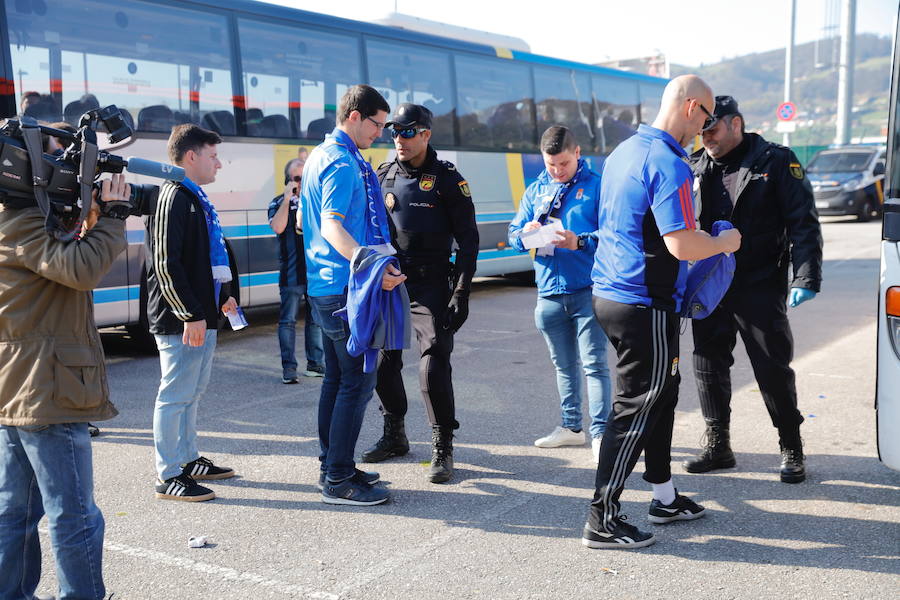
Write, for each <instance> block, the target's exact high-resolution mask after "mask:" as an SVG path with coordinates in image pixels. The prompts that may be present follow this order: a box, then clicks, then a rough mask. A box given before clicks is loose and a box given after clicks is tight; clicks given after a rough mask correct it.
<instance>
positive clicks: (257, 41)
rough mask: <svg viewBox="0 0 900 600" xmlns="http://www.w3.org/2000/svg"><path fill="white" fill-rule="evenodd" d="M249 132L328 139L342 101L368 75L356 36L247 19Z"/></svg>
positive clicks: (244, 53) (243, 34) (243, 36)
mask: <svg viewBox="0 0 900 600" xmlns="http://www.w3.org/2000/svg"><path fill="white" fill-rule="evenodd" d="M238 30H239V32H240V40H241V64H242V66H243V69H244V73H243V79H244V94H245V96H246V102H247V135H251V136H255V137H275V138H307V139H312V140H322V139H325V134H326V133H331V130H332V129H334V126H335V116H336V114H337V103H338V101H339V100H340V97H341V95H342V94H343V93H344V91H345V90H346V89H347V88H348V87H350V86H351V85H355V84H357V83H360V82H361V81H362V78H361V77H362V73H361V67H360V60H359V43H358V41H357V39H356V38H354V37H347V36H344V35H339V34H334V33H323V32H321V31H315V30H312V29H306V28H303V27H298V26H290V25H275V24H272V23H261V22H257V21H251V20H248V19H241V20H240V21H239V23H238Z"/></svg>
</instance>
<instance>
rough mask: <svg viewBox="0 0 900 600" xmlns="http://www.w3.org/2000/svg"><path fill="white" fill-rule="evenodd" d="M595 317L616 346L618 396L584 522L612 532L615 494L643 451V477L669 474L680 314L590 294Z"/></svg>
mask: <svg viewBox="0 0 900 600" xmlns="http://www.w3.org/2000/svg"><path fill="white" fill-rule="evenodd" d="M593 304H594V316H596V317H597V321H599V322H600V326H601V327H603V330H604V331H605V332H606V335H607V336H608V337H609V341H610V342H611V343H612V345H613V348H615V350H616V356H617V362H616V395H615V398H614V399H613V405H612V412H611V414H610V418H609V421H608V422H607V425H606V431H605V432H604V433H603V441H602V442H601V444H600V461H599V463H597V477H596V480H595V484H594V499H593V501H592V502H591V513H590V516H589V517H588V523H589V524H590V526H591V527H593V528H594V529H596V530H598V531H610V530H611V529H612V520H613V519H614V518H615V517H617V516H618V514H619V508H620V505H619V496H621V495H622V490H623V489H624V486H625V480H626V479H627V478H628V476H629V475H630V474H631V471H632V470H633V469H634V465H635V463H637V460H638V458H639V457H640V455H641V452H643V453H644V462H645V465H646V469H645V472H644V479H645V480H646V481H649V482H650V483H665V482H666V481H668V480H669V479H671V478H672V470H671V467H670V463H671V460H672V456H671V454H672V425H673V423H674V421H675V405H676V404H677V403H678V384H679V383H680V381H681V375H680V374H679V373H678V333H679V331H678V325H679V319H678V315H676V314H675V313H674V312H669V311H664V310H659V309H655V308H647V307H642V306H635V305H630V304H621V303H619V302H612V301H610V300H605V299H603V298H598V297H597V296H594V298H593Z"/></svg>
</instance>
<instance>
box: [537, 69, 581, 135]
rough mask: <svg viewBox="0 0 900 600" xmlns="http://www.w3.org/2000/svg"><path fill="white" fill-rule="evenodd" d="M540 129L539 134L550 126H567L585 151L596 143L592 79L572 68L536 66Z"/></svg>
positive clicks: (538, 128)
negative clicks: (592, 121)
mask: <svg viewBox="0 0 900 600" xmlns="http://www.w3.org/2000/svg"><path fill="white" fill-rule="evenodd" d="M534 92H535V103H536V105H537V130H538V135H539V136H540V135H541V134H542V133H543V132H544V130H546V129H547V128H548V127H550V126H551V125H565V126H566V127H568V128H569V129H570V130H571V131H572V133H573V134H575V139H576V140H578V144H579V145H580V146H581V147H582V150H584V151H585V152H589V151H590V150H591V148H592V147H593V146H594V129H593V126H592V123H591V79H590V76H588V75H587V74H586V73H576V72H575V71H572V70H568V69H567V70H565V71H564V70H562V69H545V68H540V67H535V69H534Z"/></svg>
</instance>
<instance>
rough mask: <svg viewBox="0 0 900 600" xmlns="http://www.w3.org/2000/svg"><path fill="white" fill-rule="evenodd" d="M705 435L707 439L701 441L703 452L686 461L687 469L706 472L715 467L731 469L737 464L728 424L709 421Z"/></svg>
mask: <svg viewBox="0 0 900 600" xmlns="http://www.w3.org/2000/svg"><path fill="white" fill-rule="evenodd" d="M704 437H705V438H706V440H705V441H704V440H701V442H700V443H701V444H702V445H703V453H702V454H700V456H698V457H697V458H695V459H693V460H687V461H685V462H684V470H685V471H687V472H688V473H706V472H707V471H712V470H714V469H729V468H731V467H733V466H734V465H735V464H737V461H735V460H734V452H732V451H731V435H730V433H729V431H728V425H727V424H723V423H709V422H707V424H706V433H705V434H704Z"/></svg>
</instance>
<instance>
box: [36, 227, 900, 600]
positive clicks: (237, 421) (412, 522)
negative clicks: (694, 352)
mask: <svg viewBox="0 0 900 600" xmlns="http://www.w3.org/2000/svg"><path fill="white" fill-rule="evenodd" d="M824 233H825V239H826V245H825V257H826V262H825V284H824V289H823V293H822V294H820V295H819V297H817V298H816V299H815V300H813V301H811V302H809V303H807V304H804V305H802V306H801V307H799V308H797V309H791V311H790V316H791V321H792V326H793V330H794V337H795V340H796V356H795V361H794V368H795V369H796V371H797V381H798V391H799V397H800V407H801V410H802V411H803V414H804V415H805V416H806V419H807V420H806V423H805V425H804V427H803V435H804V439H805V442H806V451H807V454H808V473H809V477H808V479H807V481H806V482H805V483H801V484H797V485H788V484H783V483H780V482H779V481H778V473H777V469H778V462H779V455H778V442H777V435H776V431H775V429H774V428H773V427H772V426H771V423H770V422H769V419H768V416H767V414H766V411H765V408H764V406H763V402H762V400H761V398H760V395H759V391H758V389H757V388H756V384H755V382H754V381H753V377H752V372H751V370H750V367H749V363H748V362H747V360H746V356H745V354H744V353H743V349H742V347H741V346H740V343H739V345H738V350H737V363H736V365H735V368H734V371H733V382H734V389H735V393H734V400H733V446H734V449H735V451H736V453H737V461H738V466H737V468H736V469H731V470H728V471H724V472H718V473H715V474H706V475H689V474H687V473H684V472H683V471H682V469H681V467H680V466H675V468H674V473H675V484H676V486H677V487H678V488H679V490H680V491H682V492H684V493H686V494H688V495H690V496H692V497H694V498H695V499H696V500H697V501H699V502H701V503H703V504H704V505H705V506H706V507H707V508H708V513H709V514H708V515H707V517H706V518H703V519H700V520H698V521H693V522H682V523H674V524H671V525H668V526H652V525H650V524H649V523H647V522H646V520H645V519H646V511H647V506H648V503H649V501H650V498H651V495H650V491H649V485H648V484H645V483H644V482H643V481H642V480H641V479H640V475H641V473H642V472H643V465H642V462H639V463H638V465H637V467H636V469H635V474H634V475H632V477H631V478H630V479H629V481H628V484H627V488H626V491H625V493H624V494H623V497H622V499H623V506H624V512H625V513H626V514H627V515H628V516H629V517H630V519H631V520H632V521H633V522H635V523H637V524H639V525H640V526H642V527H644V528H647V527H649V528H652V529H653V530H654V531H655V533H656V535H657V538H658V542H657V543H656V545H654V546H651V547H649V548H646V549H641V550H632V551H625V550H618V551H617V550H610V551H596V550H589V549H587V548H585V547H583V546H582V545H581V543H580V532H581V527H582V525H583V523H584V520H585V517H586V514H587V508H588V502H589V499H590V496H591V493H592V489H593V474H594V467H593V465H592V461H591V454H590V448H589V447H588V446H585V447H575V448H572V447H570V448H562V449H553V450H542V449H538V448H536V447H535V446H533V445H532V442H533V440H534V439H535V438H537V437H540V436H542V435H544V434H546V433H548V432H549V431H550V430H551V429H552V428H553V427H554V426H555V425H556V423H557V419H558V400H557V396H556V389H555V381H554V377H553V372H552V367H551V365H550V362H549V358H548V355H547V350H546V347H545V345H544V342H543V339H542V338H541V336H540V334H539V333H538V332H537V331H536V330H535V328H534V322H533V316H532V314H533V313H532V311H533V306H534V298H535V291H534V288H531V287H526V286H521V285H519V286H517V285H515V284H512V283H510V282H508V281H504V280H487V281H483V282H481V283H478V284H477V285H476V286H475V291H474V293H473V296H472V310H471V313H472V314H471V317H470V319H469V321H468V323H467V324H466V326H465V327H464V328H463V329H462V331H461V332H460V333H459V335H458V337H457V342H456V350H455V352H454V355H453V356H454V374H455V387H456V397H457V406H458V412H459V416H458V418H459V421H460V422H461V423H462V428H461V429H460V431H459V433H458V437H457V440H456V453H455V459H456V473H455V475H454V478H453V480H452V481H451V482H450V483H448V484H445V485H435V484H431V483H428V482H427V480H426V478H425V475H426V471H427V461H428V460H429V458H430V445H429V441H430V431H429V428H428V426H427V420H426V417H425V412H424V409H423V407H422V404H421V402H420V401H419V398H418V392H417V381H418V378H417V374H416V367H415V361H414V360H412V356H413V355H412V353H411V352H407V355H406V356H407V361H408V363H409V364H408V365H407V367H406V368H405V370H404V377H405V379H406V383H407V389H408V391H409V395H410V403H411V409H410V414H409V416H408V420H407V431H408V433H409V436H410V441H411V442H412V452H411V454H410V455H409V456H406V457H403V458H401V459H396V460H393V461H391V462H387V463H382V464H380V465H379V466H378V467H377V469H378V470H379V471H380V472H381V474H382V478H383V479H384V480H386V481H387V482H389V487H390V489H391V490H392V492H393V501H392V502H391V503H389V504H386V505H382V506H375V507H370V508H353V507H334V506H329V505H326V504H323V503H322V502H321V501H320V496H319V493H318V492H317V490H316V488H315V482H316V477H317V475H318V461H317V458H316V456H317V452H318V442H317V437H316V405H317V400H318V391H319V381H320V380H315V379H303V380H302V381H301V383H300V384H299V385H293V386H285V385H282V384H281V382H280V364H279V353H278V344H277V340H276V336H275V323H274V322H275V320H276V317H275V315H274V314H273V313H272V312H271V311H267V312H259V311H251V312H250V313H249V314H248V318H249V319H250V320H251V324H252V325H253V326H252V327H251V328H249V329H247V330H244V331H242V332H239V333H230V332H228V333H223V334H221V336H220V341H219V348H218V350H217V354H216V359H215V364H214V372H213V381H212V383H211V385H210V387H209V390H208V392H207V394H206V397H205V398H204V399H203V401H202V403H201V405H200V412H199V419H198V422H199V426H200V429H201V444H200V445H201V451H202V452H203V453H204V454H205V455H207V456H210V457H212V458H213V459H214V460H215V461H216V462H217V463H221V464H225V465H229V466H232V467H234V468H235V469H236V470H237V472H238V473H239V475H240V476H239V477H236V478H234V479H232V480H228V481H224V482H219V483H213V484H212V485H211V487H212V488H213V489H214V490H215V491H216V494H217V495H218V498H217V499H216V500H214V501H212V502H206V503H202V504H191V503H181V502H171V501H161V500H156V499H155V498H154V494H153V492H154V490H153V482H154V469H153V454H152V446H151V443H152V407H153V400H154V396H155V393H156V388H157V384H158V377H159V365H158V362H157V360H156V359H155V358H154V357H147V356H140V355H137V354H135V353H133V352H132V351H131V350H130V348H129V346H128V341H127V340H126V339H124V338H123V337H122V336H121V335H119V334H112V335H107V336H105V343H106V346H107V359H108V361H109V365H110V369H109V372H110V388H111V391H112V394H113V398H114V401H115V403H116V404H117V406H118V407H119V410H120V411H121V414H120V415H119V416H118V417H117V418H116V419H114V420H112V421H109V422H106V423H103V424H101V427H102V430H103V434H102V435H101V436H100V437H99V438H97V439H96V440H95V442H94V452H95V454H94V462H95V487H96V496H97V501H98V503H99V505H100V506H101V508H102V509H103V512H104V514H105V517H106V522H107V529H106V549H105V558H104V570H105V579H106V582H107V587H108V590H109V591H110V592H114V593H115V598H116V599H117V600H119V599H121V600H139V599H154V600H158V599H193V598H228V599H230V598H235V599H238V598H240V599H243V598H341V599H343V598H347V599H351V598H352V599H367V600H369V599H372V600H374V599H379V598H390V599H395V598H417V599H418V598H499V599H523V598H540V599H545V598H549V599H555V598H574V597H598V598H604V599H607V598H608V599H620V598H621V599H625V598H642V599H652V598H666V599H676V598H691V599H698V600H699V599H705V598H709V599H715V600H726V599H730V598H742V599H744V598H746V599H754V600H755V599H764V598H816V599H824V598H866V599H867V600H874V599H879V598H885V599H888V598H890V599H894V598H897V597H898V596H900V577H898V572H900V557H898V555H900V527H898V522H900V510H898V501H900V494H898V490H900V474H898V473H896V472H893V471H890V470H889V469H887V468H886V467H884V466H883V465H881V464H880V463H879V462H878V460H877V458H876V449H875V418H874V411H873V410H872V406H873V398H874V373H875V367H874V357H875V311H876V294H877V278H878V246H879V224H875V223H873V224H858V223H853V222H847V221H843V220H831V221H830V222H828V223H826V224H825V226H824ZM681 341H682V362H681V364H682V376H683V383H682V386H681V400H680V403H679V406H678V414H677V417H676V422H675V433H674V443H673V445H674V449H673V457H674V459H675V461H676V462H677V463H680V462H681V460H682V459H683V458H685V457H687V456H689V455H690V454H691V453H693V452H694V451H695V450H696V448H697V447H698V444H699V440H700V436H701V433H702V418H701V416H700V413H699V408H698V404H697V398H696V390H695V387H694V381H693V377H692V375H691V372H690V368H689V366H690V363H691V361H690V352H691V336H690V333H689V332H688V333H686V334H685V335H683V336H682V338H681ZM302 347H303V346H302V339H299V335H298V348H300V349H302ZM380 421H381V420H380V417H379V415H378V412H377V401H375V402H372V403H371V404H370V407H369V411H368V414H367V417H366V421H365V423H364V425H363V432H362V435H361V437H360V441H359V445H358V448H357V451H358V452H359V451H360V450H361V449H363V448H364V447H366V446H368V445H370V444H371V443H372V442H373V441H374V440H375V439H377V437H378V435H379V432H380ZM42 535H43V543H44V568H45V571H44V573H45V575H44V579H43V581H42V583H41V587H40V591H42V592H44V593H52V592H53V591H54V590H55V579H54V576H53V566H52V559H51V556H50V552H49V540H48V539H47V538H46V532H44V533H43V534H42ZM197 535H205V536H208V538H209V539H210V540H211V543H210V544H209V546H208V547H206V548H202V549H192V548H189V547H188V544H187V541H188V538H189V537H191V536H197Z"/></svg>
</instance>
